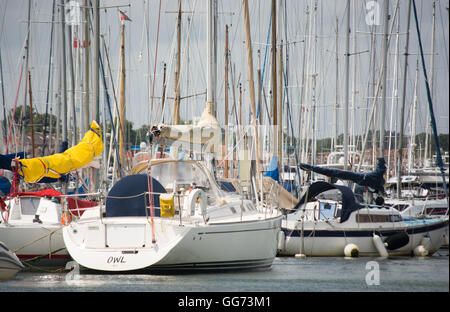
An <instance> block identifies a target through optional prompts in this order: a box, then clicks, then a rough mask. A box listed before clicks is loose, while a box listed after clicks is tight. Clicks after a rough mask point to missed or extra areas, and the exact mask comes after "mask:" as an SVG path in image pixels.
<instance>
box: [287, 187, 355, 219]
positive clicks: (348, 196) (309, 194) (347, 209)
mask: <svg viewBox="0 0 450 312" xmlns="http://www.w3.org/2000/svg"><path fill="white" fill-rule="evenodd" d="M333 189H336V190H338V191H339V192H341V195H342V211H341V220H340V223H342V222H345V221H347V220H348V218H349V216H350V214H351V213H352V212H353V211H356V210H359V209H361V208H363V206H361V205H360V204H358V203H357V202H356V200H355V195H354V194H353V192H352V190H351V189H350V188H349V187H347V186H343V185H335V184H330V183H328V182H324V181H319V182H315V183H313V184H311V185H310V186H309V189H308V190H307V191H306V192H305V194H304V195H303V197H302V198H301V199H300V201H299V202H298V204H297V205H295V207H294V208H293V211H296V210H298V209H299V208H300V206H301V205H303V204H305V203H307V202H308V201H310V200H311V199H314V198H315V197H316V196H317V195H319V194H321V193H323V192H326V191H329V190H333Z"/></svg>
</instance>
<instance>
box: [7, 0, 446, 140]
mask: <svg viewBox="0 0 450 312" xmlns="http://www.w3.org/2000/svg"><path fill="white" fill-rule="evenodd" d="M206 1H207V0H183V1H182V6H183V11H185V13H183V17H182V61H181V63H182V69H181V96H182V97H183V96H188V95H193V94H197V93H203V92H205V90H206V3H207V2H206ZM28 2H29V1H28V0H1V1H0V16H1V19H0V21H1V24H0V27H1V28H0V48H1V56H2V62H3V75H4V79H3V84H4V90H5V102H6V103H5V105H6V108H7V110H9V109H11V108H12V107H13V106H14V103H15V97H16V92H17V87H18V84H19V74H20V68H21V65H22V63H23V56H24V54H25V52H24V44H25V38H26V30H27V24H26V21H27V10H28ZM57 2H58V3H59V1H57ZM82 2H83V3H84V0H83V1H82ZM373 2H374V1H364V0H361V1H351V4H352V5H351V8H352V12H351V15H352V18H351V29H352V31H351V42H350V52H351V53H354V52H355V50H354V48H355V46H354V42H356V52H360V53H357V54H356V55H352V56H351V57H350V67H349V75H350V101H351V100H352V98H353V97H352V92H355V96H354V99H355V102H354V103H355V106H354V107H355V118H353V117H352V118H351V120H353V119H354V120H355V128H356V132H357V133H363V132H364V131H365V127H366V125H367V121H368V115H369V112H370V108H371V106H372V100H371V99H370V97H371V96H372V91H371V90H372V89H373V87H372V86H370V85H369V84H370V83H373V82H372V77H373V76H372V73H373V70H372V64H371V57H372V52H374V49H375V57H376V71H375V78H376V79H378V75H379V70H380V68H381V62H382V61H381V60H382V49H381V47H382V39H383V3H384V1H381V0H378V1H375V3H376V4H379V6H380V15H381V16H380V25H378V26H369V25H367V22H366V17H367V16H368V14H369V13H370V12H374V11H373V10H371V9H367V7H366V5H367V4H369V5H370V3H373ZM52 3H53V2H52V0H39V1H37V0H32V1H31V4H32V13H31V21H32V25H31V33H30V58H29V64H30V67H31V75H32V91H33V105H34V106H35V107H36V109H37V110H38V111H39V112H40V113H43V112H45V103H46V91H47V72H48V65H49V62H48V59H49V54H50V29H51V24H50V23H49V22H50V21H51V18H52ZM315 3H317V10H314V4H315ZM346 3H347V1H345V0H338V1H334V0H318V1H311V0H305V1H300V0H286V1H284V0H283V1H282V5H283V6H282V7H281V12H280V13H281V16H279V17H278V20H279V22H280V24H279V25H278V27H277V28H278V29H277V31H278V39H280V40H283V42H284V43H285V42H286V40H287V41H288V43H289V45H288V49H287V50H286V49H284V50H283V53H286V51H287V52H288V56H289V68H288V78H289V81H288V86H287V88H285V90H288V92H289V104H290V109H291V115H292V120H293V124H294V128H295V129H297V127H298V119H299V117H298V116H299V112H300V105H301V100H300V92H301V88H300V84H301V83H302V74H303V70H304V71H305V74H306V76H307V77H310V79H309V80H308V81H309V82H308V84H307V88H308V90H309V92H308V93H307V98H306V101H305V102H306V103H304V105H305V106H307V105H308V106H309V105H311V104H312V103H314V102H315V104H316V114H317V116H316V117H317V126H316V134H317V137H328V136H332V135H333V127H332V124H333V107H334V104H335V95H336V92H335V90H336V85H337V86H338V102H339V105H340V110H339V112H338V115H339V120H340V122H339V123H340V124H339V126H338V128H339V130H338V132H339V133H342V112H343V105H344V91H343V89H344V75H345V72H346V69H345V67H344V64H345V55H344V54H345V42H346V41H345V29H344V28H345V22H346V19H345V18H346V16H345V7H346ZM396 3H397V1H396V0H391V1H390V8H389V12H390V14H391V16H393V12H394V7H395V5H396ZM128 4H131V6H128ZM147 4H148V5H147ZM432 4H433V1H428V0H427V1H425V0H423V1H420V0H419V1H416V6H417V13H418V18H419V23H420V25H419V26H420V30H421V33H422V43H423V48H424V52H425V53H426V55H425V60H426V66H427V71H428V76H429V77H431V73H430V71H431V68H430V57H431V55H430V53H431V33H432ZM115 5H126V6H125V7H123V8H122V9H123V10H124V11H125V12H126V14H127V15H128V16H129V17H130V18H131V20H132V21H131V22H126V47H125V50H126V79H127V80H126V118H127V119H128V120H131V121H132V122H133V123H134V127H135V128H139V127H141V126H142V125H144V124H149V123H153V122H155V121H156V122H161V121H162V116H163V115H162V114H161V111H160V108H159V105H160V99H159V98H155V100H154V102H153V112H154V113H153V117H154V118H156V119H155V120H150V116H151V114H150V110H151V100H150V103H149V99H150V95H151V93H152V90H153V88H152V86H153V85H152V83H153V79H149V77H151V78H153V72H154V70H155V51H156V36H157V25H158V8H159V1H158V0H148V1H144V0H133V1H125V0H120V1H113V0H108V1H101V6H115ZM284 5H285V6H286V10H284ZM249 6H250V19H251V32H252V41H253V43H252V44H253V45H252V47H253V56H254V58H253V62H254V69H255V77H256V71H257V70H258V69H260V70H261V71H262V70H263V65H264V58H265V57H266V66H265V67H264V68H265V71H264V82H263V84H264V91H265V94H266V95H269V92H270V89H271V83H270V73H271V70H270V68H271V56H270V46H269V47H268V49H267V55H266V53H265V52H266V47H267V46H266V40H267V34H268V30H269V21H270V7H271V1H269V0H259V1H255V0H249ZM448 7H449V1H448V0H440V1H436V26H435V27H436V28H435V60H434V62H435V65H434V78H433V84H434V86H433V90H434V91H433V92H434V93H433V94H434V98H433V100H434V112H435V117H436V121H437V124H438V131H439V132H440V133H448V132H449V120H448V117H449V88H448V86H449V52H448V51H449V35H448V28H449V19H448V16H449V15H448ZM177 8H178V0H166V1H162V8H161V16H160V17H161V24H160V34H159V45H158V58H157V61H156V76H155V78H156V79H155V97H160V96H161V94H162V80H163V79H162V77H163V75H162V73H163V63H166V64H167V80H168V90H167V92H168V97H173V95H174V86H173V80H174V70H175V63H174V60H175V53H176V49H175V42H176V41H175V39H176V37H175V29H176V14H174V12H175V11H176V10H177ZM146 12H147V14H148V21H149V22H148V27H147V28H146V23H145V14H146ZM218 12H219V15H218V21H217V27H218V29H217V38H218V43H217V111H218V120H219V122H220V123H221V124H223V122H224V112H223V111H224V104H223V102H224V40H225V39H224V38H225V25H226V24H228V25H229V26H230V33H229V37H230V52H231V53H230V57H231V62H232V64H233V67H234V72H233V73H232V74H233V76H231V73H230V82H229V83H230V86H229V88H230V89H229V98H230V109H231V107H232V105H233V99H234V98H235V99H236V101H237V100H238V96H239V89H238V82H240V83H242V88H243V99H244V100H243V104H244V106H243V116H244V119H245V123H248V116H249V108H248V103H249V100H248V78H247V58H246V54H245V42H244V38H245V32H244V27H243V12H242V1H240V0H227V1H221V0H218ZM314 12H316V13H315V14H314ZM406 12H407V1H406V0H401V1H400V2H399V14H398V16H397V18H396V23H395V25H394V28H393V33H394V34H393V36H392V38H391V42H390V47H389V53H388V55H389V60H388V77H387V79H388V82H387V88H386V91H387V101H386V118H385V122H386V128H387V129H388V128H389V127H390V124H391V112H393V114H394V115H393V116H394V117H393V118H392V125H393V126H392V127H393V128H394V129H395V128H396V127H398V125H397V123H396V120H397V119H398V111H399V110H400V109H399V105H400V103H401V100H400V99H399V100H397V99H396V98H394V99H393V98H392V97H393V90H394V79H398V94H397V95H398V96H401V87H400V86H401V82H402V79H403V59H404V56H403V53H404V46H405V38H406V35H405V32H406ZM309 17H311V18H315V22H314V19H313V20H312V22H313V23H312V24H314V25H316V26H315V27H312V26H311V25H312V24H311V23H310V24H309V29H310V30H311V34H312V36H313V37H311V38H313V40H311V41H308V39H309V38H310V36H309V33H308V27H307V25H308V18H309ZM285 18H286V21H285ZM336 19H337V21H338V22H337V23H338V28H339V33H338V46H339V50H338V51H337V52H338V56H339V57H338V61H339V79H338V82H337V83H336V78H335V77H336V54H335V53H336ZM100 20H101V33H102V34H103V35H104V38H105V43H106V45H107V48H108V53H109V59H110V67H111V70H112V78H113V79H112V80H113V81H114V87H115V89H116V90H118V84H117V82H118V79H117V78H118V64H119V48H120V47H119V45H120V20H119V14H118V11H117V9H116V8H110V9H102V10H101V11H100ZM391 21H392V18H391ZM391 21H390V22H391ZM397 21H399V31H400V34H399V36H397ZM75 28H76V27H75ZM314 28H315V29H316V31H313V29H314ZM147 29H148V35H149V39H150V40H149V41H148V40H147ZM54 30H55V33H54V34H55V37H54V49H53V53H54V57H55V67H54V68H55V69H54V72H55V73H57V66H56V65H57V58H58V57H57V55H58V53H59V49H58V46H59V37H58V36H59V31H60V27H59V24H55V29H54ZM75 30H76V29H75ZM372 30H373V31H374V32H375V33H376V34H377V35H376V45H375V47H374V46H373V45H372V44H371V36H370V31H372ZM57 35H58V36H57ZM355 38H356V41H354V40H355ZM397 38H398V40H399V41H398V47H399V51H398V53H399V55H398V56H397V64H398V67H397V70H395V67H396V66H395V59H396V56H395V50H396V41H397ZM314 39H315V40H314ZM417 42H418V40H417V32H416V28H415V21H414V15H413V14H412V15H411V27H410V49H409V53H410V56H409V58H408V77H407V96H406V111H407V112H410V111H411V110H412V103H413V99H414V81H415V71H416V61H417V60H419V61H420V59H419V55H418V53H419V49H418V44H417ZM269 43H270V40H269ZM305 47H309V50H310V53H307V54H306V55H305V60H306V63H305V64H307V65H306V66H303V64H304V63H303V58H304V54H305V53H306V52H305ZM78 51H79V52H80V53H84V52H83V51H82V49H74V53H75V54H76V52H78ZM258 51H259V52H258ZM102 56H103V59H104V61H105V55H104V52H103V51H102ZM355 61H356V65H357V66H356V71H355V73H356V79H353V77H355V76H354V70H355V68H354V67H353V65H354V62H355ZM283 62H284V63H285V62H286V59H284V60H283ZM74 64H75V70H76V72H77V73H79V68H82V66H83V65H82V63H78V62H77V61H75V62H74ZM148 64H150V65H148ZM105 65H106V64H105ZM80 66H81V67H80ZM78 76H79V74H78ZM313 76H315V101H314V99H313V98H312V96H313V91H312V90H313V85H312V78H311V77H313ZM231 79H234V80H233V81H234V83H232V81H231ZM430 79H431V78H430ZM107 80H108V84H109V86H108V88H109V89H110V92H111V84H110V82H111V81H110V77H109V76H108V77H107ZM80 81H81V80H80V78H79V77H78V78H77V82H78V83H77V86H76V87H75V88H76V92H77V94H78V95H77V97H76V105H77V106H80V104H81V97H80V96H79V95H80V94H81V93H80V89H79V82H80ZM375 83H376V82H375ZM233 84H234V87H235V97H233V90H232V86H233ZM353 86H354V87H353ZM418 86H419V88H418V91H417V94H418V101H417V103H418V108H417V109H418V113H417V133H419V132H423V131H424V125H425V123H426V116H427V107H428V102H427V99H426V90H425V82H424V75H423V71H422V65H421V63H419V76H418ZM56 87H57V80H56V78H55V79H53V88H52V89H53V92H55V91H56ZM255 87H256V86H255ZM256 90H257V88H256ZM91 91H92V87H91ZM103 94H104V93H103V87H102V84H101V90H100V96H101V106H102V107H103V105H104V100H103V99H104V97H103ZM380 96H381V93H380ZM53 98H54V97H51V100H50V107H52V108H53V111H54V112H55V108H54V107H55V105H56V103H55V101H54V100H53ZM111 98H113V97H112V94H111ZM205 98H206V97H205V95H203V94H202V95H199V96H197V97H191V98H189V99H185V100H182V103H181V118H182V119H184V120H192V119H195V118H196V117H198V116H200V114H201V112H202V110H203V108H204V103H205ZM23 101H24V96H23V80H22V84H21V90H20V93H19V97H18V103H17V105H22V104H23ZM392 104H394V106H392ZM2 105H3V103H2ZM267 105H270V99H267ZM172 107H173V100H172V99H167V101H166V106H165V109H164V116H165V121H166V122H170V121H171V118H172ZM350 107H351V108H350V110H351V111H352V110H353V104H352V103H350ZM1 109H2V110H3V107H1ZM156 111H158V114H156ZM264 111H265V109H264ZM396 112H397V113H396ZM0 116H1V118H3V112H1V113H0ZM410 116H411V115H410V114H408V115H407V117H406V119H405V120H406V122H407V123H409V122H410V120H411V118H410ZM266 117H267V116H266V115H264V118H265V119H266ZM230 120H234V116H231V117H230ZM405 129H406V130H405V131H406V133H409V129H410V128H409V124H406V125H405ZM295 131H296V130H295Z"/></svg>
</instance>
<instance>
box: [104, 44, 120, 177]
mask: <svg viewBox="0 0 450 312" xmlns="http://www.w3.org/2000/svg"><path fill="white" fill-rule="evenodd" d="M101 38H102V39H103V40H102V41H103V47H104V49H105V55H106V61H107V62H108V68H109V72H110V73H111V67H110V62H109V57H108V50H107V49H106V45H105V38H104V37H103V36H101ZM100 67H101V69H102V78H103V79H102V80H103V88H104V91H105V96H106V103H107V104H108V112H109V118H110V119H111V129H112V131H113V137H112V140H113V142H114V147H115V148H114V150H115V152H116V157H118V158H117V159H119V158H120V155H119V149H118V148H117V139H116V138H117V134H116V127H114V118H113V116H112V113H111V103H110V96H109V93H108V86H107V83H106V78H105V68H104V65H103V59H102V57H101V56H100ZM110 77H112V75H111V74H110ZM111 86H112V88H113V95H114V100H115V104H116V109H117V99H116V95H115V93H114V83H113V81H112V79H111ZM118 119H119V125H120V116H118ZM119 128H120V131H121V133H123V129H122V127H120V126H119ZM105 130H106V129H105ZM108 161H109V159H108ZM117 165H118V168H117V171H118V173H119V176H120V175H121V174H122V170H121V169H122V168H121V163H120V161H118V162H117Z"/></svg>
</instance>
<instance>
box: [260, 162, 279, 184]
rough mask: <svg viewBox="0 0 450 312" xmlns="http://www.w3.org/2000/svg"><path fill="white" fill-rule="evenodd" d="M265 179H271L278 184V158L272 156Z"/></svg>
mask: <svg viewBox="0 0 450 312" xmlns="http://www.w3.org/2000/svg"><path fill="white" fill-rule="evenodd" d="M264 176H265V177H271V178H272V179H274V180H275V181H277V182H280V173H279V171H278V156H273V157H272V160H271V161H270V164H269V169H267V172H266V174H265V175H264Z"/></svg>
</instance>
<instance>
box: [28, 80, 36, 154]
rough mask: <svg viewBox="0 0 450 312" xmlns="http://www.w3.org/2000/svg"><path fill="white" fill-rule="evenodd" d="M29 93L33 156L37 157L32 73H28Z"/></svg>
mask: <svg viewBox="0 0 450 312" xmlns="http://www.w3.org/2000/svg"><path fill="white" fill-rule="evenodd" d="M28 84H29V86H28V93H29V94H30V123H31V155H32V156H33V158H34V157H35V155H36V154H35V151H34V122H33V98H32V93H31V72H30V71H28Z"/></svg>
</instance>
